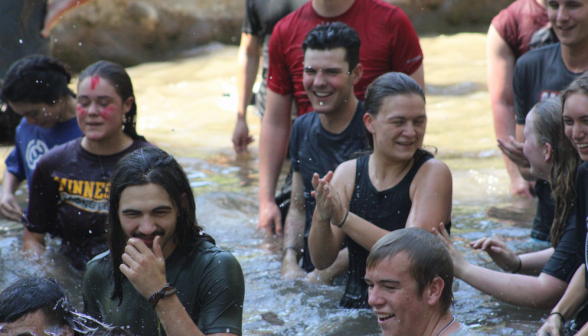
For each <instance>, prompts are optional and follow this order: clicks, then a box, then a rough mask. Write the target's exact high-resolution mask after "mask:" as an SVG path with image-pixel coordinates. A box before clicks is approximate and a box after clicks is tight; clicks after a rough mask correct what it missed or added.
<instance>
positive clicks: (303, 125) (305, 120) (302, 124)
mask: <svg viewBox="0 0 588 336" xmlns="http://www.w3.org/2000/svg"><path fill="white" fill-rule="evenodd" d="M318 118H319V115H318V113H316V112H315V111H312V112H309V113H305V114H303V115H301V116H300V117H298V118H296V120H295V121H294V125H293V126H292V128H293V129H294V130H295V131H301V130H307V129H309V128H310V127H312V126H313V125H314V124H315V123H316V120H317V119H318Z"/></svg>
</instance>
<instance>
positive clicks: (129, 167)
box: [83, 148, 245, 336]
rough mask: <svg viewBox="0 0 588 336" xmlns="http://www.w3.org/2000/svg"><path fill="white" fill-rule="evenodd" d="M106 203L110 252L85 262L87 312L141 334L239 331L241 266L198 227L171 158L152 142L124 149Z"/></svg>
mask: <svg viewBox="0 0 588 336" xmlns="http://www.w3.org/2000/svg"><path fill="white" fill-rule="evenodd" d="M109 201H110V209H109V213H108V232H109V235H110V236H109V238H108V244H109V246H110V251H108V252H105V253H103V254H101V255H98V256H97V257H96V258H94V259H93V260H91V261H90V262H89V263H88V266H87V271H86V274H85V277H84V287H83V297H84V309H85V312H86V313H87V314H88V315H90V316H92V317H94V318H96V319H98V320H101V321H103V322H106V323H109V324H113V325H116V326H127V329H128V330H129V331H131V332H132V333H134V334H138V335H144V336H155V335H166V334H168V335H188V334H189V335H205V334H206V335H217V336H229V335H241V319H242V314H243V299H244V294H245V282H244V279H243V272H242V271H241V266H240V265H239V262H238V261H237V260H236V259H235V257H233V255H232V254H231V253H229V252H226V251H223V250H221V249H219V248H218V247H216V246H215V245H214V240H213V239H212V238H211V237H210V236H208V235H205V234H203V233H201V232H202V228H200V227H199V226H198V223H197V221H196V204H195V201H194V194H193V193H192V189H191V188H190V183H189V181H188V178H187V177H186V174H185V173H184V171H183V170H182V167H180V165H179V164H178V163H177V162H176V160H174V158H173V157H172V156H170V155H169V154H167V153H166V152H164V151H162V150H160V149H157V148H142V149H140V150H136V151H135V152H133V153H131V154H129V155H128V156H126V157H125V158H123V159H122V160H121V161H120V162H119V163H118V164H117V166H116V168H115V170H114V172H113V174H112V176H111V187H110V199H109ZM161 327H163V330H162V329H161Z"/></svg>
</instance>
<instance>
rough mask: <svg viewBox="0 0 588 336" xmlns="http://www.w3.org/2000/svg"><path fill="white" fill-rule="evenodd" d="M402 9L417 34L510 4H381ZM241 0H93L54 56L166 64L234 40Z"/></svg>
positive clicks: (67, 25) (440, 0)
mask: <svg viewBox="0 0 588 336" xmlns="http://www.w3.org/2000/svg"><path fill="white" fill-rule="evenodd" d="M386 1H388V2H390V3H392V4H394V5H397V6H399V7H401V8H402V9H404V10H405V12H406V13H407V14H408V15H409V17H410V18H411V20H412V21H413V24H414V26H415V28H416V29H417V31H418V32H419V33H443V32H451V31H458V30H460V29H466V30H467V29H470V28H471V27H472V26H476V25H484V26H487V25H488V24H489V23H490V20H491V19H492V17H493V16H494V15H496V14H497V13H498V11H500V9H502V8H505V7H506V6H508V5H509V4H510V3H511V2H512V0H386ZM244 2H245V1H244V0H97V1H93V2H91V3H90V4H88V5H85V6H82V7H81V8H78V9H76V10H74V11H72V12H70V13H68V14H67V15H65V16H64V17H63V18H62V20H61V21H60V22H59V24H58V25H57V26H56V27H55V29H54V30H53V33H52V37H53V38H54V39H55V44H54V55H55V56H56V57H58V58H60V59H62V60H64V61H66V62H67V63H68V64H70V65H71V66H72V68H73V69H74V70H79V69H82V68H84V67H85V66H87V65H88V64H91V63H93V62H95V61H97V60H101V59H107V60H111V61H115V62H118V63H121V64H123V65H126V66H130V65H134V64H139V63H143V62H149V61H156V60H165V59H169V58H172V57H177V56H179V55H182V54H194V53H198V52H206V49H205V48H204V49H194V48H197V47H199V46H204V45H206V44H208V43H210V42H212V41H218V42H221V43H233V44H236V43H238V42H239V38H240V35H241V23H242V20H243V13H244Z"/></svg>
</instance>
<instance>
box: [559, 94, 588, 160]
mask: <svg viewBox="0 0 588 336" xmlns="http://www.w3.org/2000/svg"><path fill="white" fill-rule="evenodd" d="M563 121H564V129H565V133H566V136H567V137H568V138H569V139H570V140H571V141H572V143H573V144H574V147H576V150H577V151H578V154H580V158H581V159H582V161H588V95H586V94H584V93H581V92H577V93H572V94H571V95H570V96H569V97H568V98H567V99H566V101H565V104H564V107H563Z"/></svg>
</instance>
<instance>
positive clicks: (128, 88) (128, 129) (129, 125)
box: [78, 61, 146, 141]
mask: <svg viewBox="0 0 588 336" xmlns="http://www.w3.org/2000/svg"><path fill="white" fill-rule="evenodd" d="M93 76H98V77H100V78H103V79H106V80H107V81H108V82H109V83H110V84H111V85H112V86H114V89H115V90H116V93H117V94H118V95H119V96H120V98H121V100H122V102H123V104H124V102H125V101H127V99H129V97H133V106H131V109H130V110H129V112H127V113H126V114H125V119H124V123H123V132H125V134H127V135H128V136H130V137H131V139H133V140H142V141H146V140H145V138H144V137H142V136H140V135H138V134H137V129H136V126H137V100H136V99H135V93H134V91H133V83H132V82H131V77H129V74H128V73H127V71H126V70H125V68H123V67H122V66H121V65H119V64H116V63H112V62H108V61H98V62H96V63H94V64H92V65H90V66H89V67H87V68H86V69H85V70H84V71H83V72H82V74H81V75H80V79H79V80H78V85H79V83H81V82H82V81H83V80H84V79H86V78H88V77H93Z"/></svg>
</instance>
